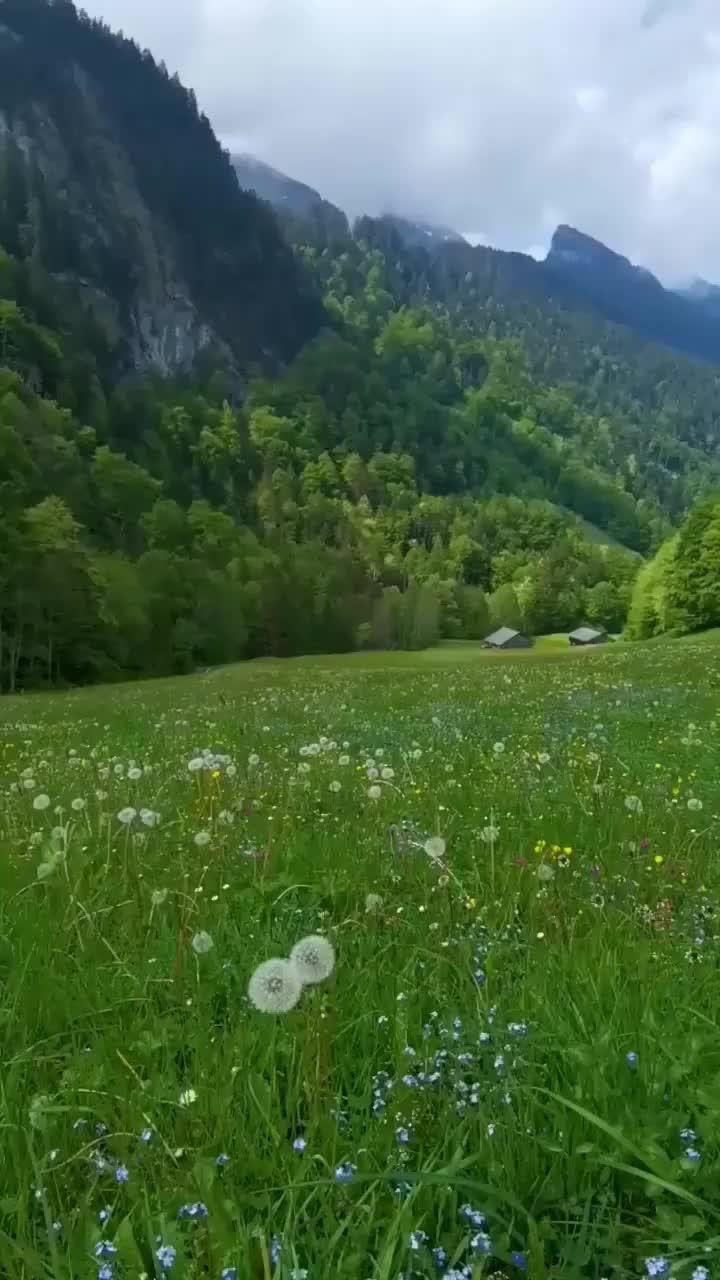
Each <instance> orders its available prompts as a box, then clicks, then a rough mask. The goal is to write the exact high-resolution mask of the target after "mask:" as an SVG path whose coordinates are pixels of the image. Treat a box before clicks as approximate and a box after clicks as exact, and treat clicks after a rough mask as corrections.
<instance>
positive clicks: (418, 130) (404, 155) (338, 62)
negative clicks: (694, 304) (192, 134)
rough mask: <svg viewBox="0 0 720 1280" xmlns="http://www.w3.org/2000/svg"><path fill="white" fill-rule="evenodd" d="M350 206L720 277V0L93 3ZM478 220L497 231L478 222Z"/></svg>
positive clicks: (225, 125)
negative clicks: (602, 245) (599, 247)
mask: <svg viewBox="0 0 720 1280" xmlns="http://www.w3.org/2000/svg"><path fill="white" fill-rule="evenodd" d="M85 3H86V5H87V6H88V7H89V8H90V10H91V11H92V12H94V13H96V14H99V15H101V16H103V17H104V18H105V19H106V20H107V21H109V22H110V23H111V24H112V25H115V26H122V27H123V29H124V30H125V32H126V34H134V35H135V36H136V38H137V39H138V41H139V43H141V44H148V45H150V47H151V48H152V49H153V51H154V53H155V54H156V56H157V57H158V58H163V59H164V60H165V61H166V62H167V64H168V66H170V67H171V68H173V69H174V68H177V69H178V70H179V71H180V74H181V76H182V78H183V79H184V81H185V82H186V83H188V84H191V85H192V86H193V87H194V88H195V90H196V92H197V95H198V98H199V101H200V103H201V105H202V106H203V107H204V109H205V110H206V111H207V113H208V115H209V116H210V119H211V120H212V121H213V124H214V126H215V128H216V130H217V132H218V133H219V135H220V136H221V138H222V139H223V141H224V142H225V143H226V145H228V146H231V147H233V146H235V147H237V148H238V149H243V150H250V151H254V152H255V153H256V154H257V155H259V156H261V157H262V158H263V159H265V160H267V161H268V162H269V163H271V164H274V165H276V166H277V167H279V168H281V169H285V170H286V171H287V172H288V173H290V174H292V175H293V176H295V177H299V178H302V179H304V180H305V181H307V182H310V183H312V185H314V186H316V187H318V188H319V189H320V190H321V191H322V192H323V194H325V195H326V196H327V197H328V198H329V199H333V200H335V201H336V202H337V203H338V204H340V205H342V206H343V207H344V208H345V209H347V210H348V211H349V212H350V213H351V214H354V213H360V212H365V211H367V212H370V213H376V212H379V211H380V210H382V209H385V208H393V209H395V210H397V211H399V212H402V211H408V210H409V211H412V212H413V213H414V214H415V215H416V216H423V217H426V218H427V219H429V220H433V221H437V222H442V223H447V224H449V225H451V226H455V227H458V228H463V227H476V228H480V227H481V228H482V229H483V231H482V236H483V238H487V239H488V240H489V241H490V242H491V243H493V244H496V245H499V246H500V247H503V248H510V247H513V248H525V247H526V246H528V245H534V246H536V247H537V246H539V245H544V244H545V243H546V242H547V239H548V234H549V232H551V230H552V227H551V226H549V225H548V224H549V220H550V219H551V218H552V217H555V218H556V220H557V221H566V222H571V223H574V224H575V225H576V226H579V227H581V228H582V229H583V230H586V231H587V232H589V233H590V234H591V235H595V236H597V237H599V238H600V239H602V240H605V241H606V242H607V243H609V244H610V245H612V247H614V248H616V249H618V250H619V251H620V252H622V253H626V254H627V255H628V256H629V257H631V258H634V259H635V260H636V261H639V262H643V263H645V264H646V265H647V266H649V267H650V268H652V269H653V270H655V271H657V272H658V273H659V274H661V275H666V276H667V275H671V276H678V275H683V276H688V275H692V274H703V275H707V276H709V277H710V278H713V277H715V278H716V279H718V280H720V240H719V239H718V237H717V235H716V230H715V229H716V227H717V225H718V223H719V222H720V76H719V75H718V71H719V70H720V68H719V65H718V64H719V63H720V15H719V14H718V10H717V0H583V2H582V3H580V2H579V0H444V3H442V4H440V5H439V4H437V0H363V3H362V4H358V3H357V0H242V3H240V4H238V3H236V0H155V3H154V4H149V3H147V0H85ZM478 234H480V233H478Z"/></svg>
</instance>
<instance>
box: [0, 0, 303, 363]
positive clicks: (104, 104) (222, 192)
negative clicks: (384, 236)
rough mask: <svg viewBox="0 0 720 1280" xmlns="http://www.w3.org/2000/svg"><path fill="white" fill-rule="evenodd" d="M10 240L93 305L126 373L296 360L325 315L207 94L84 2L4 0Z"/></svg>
mask: <svg viewBox="0 0 720 1280" xmlns="http://www.w3.org/2000/svg"><path fill="white" fill-rule="evenodd" d="M0 245H2V246H3V247H4V248H5V249H6V250H7V251H8V252H10V253H12V254H13V255H14V256H15V257H16V258H18V259H20V260H23V261H25V262H27V263H29V264H31V265H32V268H33V271H34V272H36V273H38V272H45V273H48V274H50V275H51V276H52V277H53V278H54V279H55V280H56V281H62V283H63V285H64V288H65V291H66V293H67V294H68V295H69V301H70V305H72V304H73V303H80V304H82V306H83V307H84V308H85V309H87V310H89V311H91V312H92V315H93V320H94V324H95V326H96V327H99V329H100V330H101V332H102V334H103V338H104V342H105V345H106V346H107V348H108V355H109V359H110V363H111V367H112V369H113V371H114V372H116V373H117V372H119V371H123V370H127V369H128V368H135V369H137V368H143V367H154V368H159V369H161V370H163V371H165V372H171V371H173V370H175V369H177V368H179V367H190V366H191V365H192V363H193V361H194V359H195V358H196V357H197V355H198V353H199V352H201V351H206V350H209V349H215V350H216V351H218V352H220V353H222V355H223V357H224V358H225V359H226V360H229V361H233V362H235V364H236V365H237V366H238V367H239V368H240V369H243V368H245V367H246V366H247V364H248V362H250V361H258V360H263V361H267V360H268V359H273V358H276V359H286V358H288V357H289V356H291V355H292V354H294V352H295V351H296V350H297V349H298V347H300V346H301V345H302V343H303V342H304V341H306V340H307V339H308V338H309V337H311V336H312V334H313V333H315V332H316V331H317V328H318V326H319V324H320V323H321V321H322V308H321V305H320V301H319V298H318V297H317V296H316V295H315V294H314V293H313V291H312V289H311V288H310V286H309V285H308V283H307V281H306V280H305V279H304V278H303V273H302V271H301V270H300V269H299V267H298V264H297V262H296V260H295V259H294V258H293V255H292V253H291V252H290V250H289V249H288V246H287V244H286V243H285V242H284V240H283V238H282V236H281V235H280V233H279V230H278V227H277V224H276V222H275V219H274V218H273V217H272V215H271V213H270V212H269V210H268V209H267V207H266V206H265V205H264V204H263V203H262V202H261V201H259V200H257V199H256V198H255V197H254V196H252V195H250V194H248V193H247V192H244V191H241V190H240V189H239V188H238V184H237V181H236V178H235V174H234V171H233V168H232V165H231V163H230V160H229V157H228V156H227V155H226V154H225V153H224V152H223V151H222V149H221V148H220V146H219V144H218V142H217V140H216V138H215V136H214V134H213V132H212V129H211V128H210V125H209V123H208V121H207V119H206V118H205V117H204V116H203V115H202V114H201V113H200V111H199V110H198V106H197V103H196V101H195V97H194V94H193V93H192V92H191V91H189V90H187V89H185V88H184V87H183V86H182V85H181V84H180V82H179V81H178V79H177V78H176V77H171V76H170V75H169V74H168V72H167V71H166V69H165V68H164V67H162V66H158V65H157V64H156V62H155V61H154V59H153V58H152V55H151V54H150V53H148V52H147V51H145V52H141V50H140V49H139V48H138V47H137V45H135V44H133V43H132V42H131V41H130V40H126V39H124V38H123V37H122V36H119V35H114V34H112V33H111V32H110V31H109V30H108V29H107V28H106V27H104V26H103V25H101V24H100V23H98V22H93V21H91V20H90V19H89V18H87V17H86V16H84V15H81V14H78V12H77V11H76V10H75V9H74V7H73V6H72V4H71V3H69V0H53V2H52V3H49V2H48V0H0Z"/></svg>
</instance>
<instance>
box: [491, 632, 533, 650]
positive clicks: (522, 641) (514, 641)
mask: <svg viewBox="0 0 720 1280" xmlns="http://www.w3.org/2000/svg"><path fill="white" fill-rule="evenodd" d="M532 643H533V642H532V640H531V639H530V638H529V636H524V635H522V634H521V633H520V632H519V631H513V629H512V627H500V628H499V629H498V630H497V631H493V633H492V635H490V636H487V637H486V638H485V640H483V648H484V649H531V648H532Z"/></svg>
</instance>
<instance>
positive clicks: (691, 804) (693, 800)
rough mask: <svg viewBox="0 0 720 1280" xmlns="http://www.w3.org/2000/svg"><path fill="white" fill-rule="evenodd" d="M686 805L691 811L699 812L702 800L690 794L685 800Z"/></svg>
mask: <svg viewBox="0 0 720 1280" xmlns="http://www.w3.org/2000/svg"><path fill="white" fill-rule="evenodd" d="M687 807H688V809H689V810H690V812H691V813H699V812H700V810H701V809H702V807H703V804H702V800H698V798H697V796H691V797H690V799H689V800H688V802H687Z"/></svg>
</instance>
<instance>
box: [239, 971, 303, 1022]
mask: <svg viewBox="0 0 720 1280" xmlns="http://www.w3.org/2000/svg"><path fill="white" fill-rule="evenodd" d="M302 988H303V984H302V980H301V978H300V974H299V973H298V970H297V968H296V966H295V965H294V964H291V962H290V961H289V960H281V959H280V958H277V959H272V960H265V961H264V962H263V963H262V964H261V965H258V967H257V969H256V970H255V972H254V973H253V975H252V977H251V979H250V982H249V983H248V996H249V998H250V1002H251V1004H253V1005H254V1006H255V1008H256V1009H257V1010H258V1011H259V1012H260V1013H271V1014H273V1013H289V1011H290V1010H291V1009H294V1008H295V1005H296V1004H297V1002H298V1000H299V999H300V996H301V995H302Z"/></svg>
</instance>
